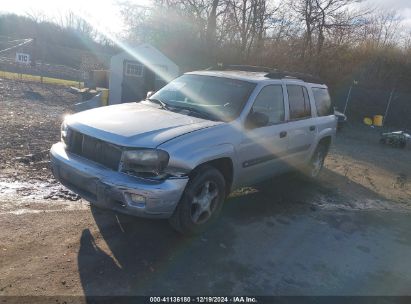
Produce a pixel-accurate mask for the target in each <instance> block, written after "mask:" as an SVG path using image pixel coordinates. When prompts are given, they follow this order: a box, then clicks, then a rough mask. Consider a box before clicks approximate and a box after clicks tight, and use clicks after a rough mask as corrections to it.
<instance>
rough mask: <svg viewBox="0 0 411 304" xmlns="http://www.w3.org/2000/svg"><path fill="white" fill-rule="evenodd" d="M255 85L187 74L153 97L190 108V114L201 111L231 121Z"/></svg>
mask: <svg viewBox="0 0 411 304" xmlns="http://www.w3.org/2000/svg"><path fill="white" fill-rule="evenodd" d="M254 88H255V84H254V83H250V82H247V81H241V80H236V79H229V78H222V77H213V76H203V75H191V74H188V75H183V76H181V77H179V78H177V79H175V80H173V81H172V82H170V83H169V84H168V85H166V86H165V87H164V88H162V89H161V90H159V91H158V92H157V93H155V94H154V95H153V96H151V97H150V99H153V100H154V99H157V100H160V101H161V102H163V103H165V104H166V105H167V106H171V107H174V108H176V109H179V108H180V109H185V110H188V114H190V115H196V113H197V114H198V113H201V114H204V115H207V116H209V117H210V118H214V119H218V120H223V121H231V120H233V119H235V118H236V117H238V115H239V114H240V112H241V110H242V108H243V106H244V104H245V103H246V101H247V100H248V97H249V96H250V94H251V92H252V91H253V89H254Z"/></svg>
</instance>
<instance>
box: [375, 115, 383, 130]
mask: <svg viewBox="0 0 411 304" xmlns="http://www.w3.org/2000/svg"><path fill="white" fill-rule="evenodd" d="M382 120H383V116H382V115H374V121H373V122H374V126H376V127H382Z"/></svg>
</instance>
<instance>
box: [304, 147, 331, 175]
mask: <svg viewBox="0 0 411 304" xmlns="http://www.w3.org/2000/svg"><path fill="white" fill-rule="evenodd" d="M327 152H328V149H327V146H326V145H325V144H324V143H322V144H321V143H320V144H319V145H318V147H317V148H316V149H315V151H314V153H313V155H312V156H311V159H310V161H309V163H308V165H307V169H306V175H307V176H308V177H309V178H310V179H317V178H318V176H319V175H320V173H321V170H322V168H323V166H324V160H325V157H326V156H327Z"/></svg>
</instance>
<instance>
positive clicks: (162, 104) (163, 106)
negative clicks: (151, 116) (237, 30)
mask: <svg viewBox="0 0 411 304" xmlns="http://www.w3.org/2000/svg"><path fill="white" fill-rule="evenodd" d="M147 100H149V101H151V102H154V103H157V104H159V105H160V106H161V108H162V109H164V110H169V108H168V105H167V104H166V103H165V102H164V101H161V100H160V99H158V98H147Z"/></svg>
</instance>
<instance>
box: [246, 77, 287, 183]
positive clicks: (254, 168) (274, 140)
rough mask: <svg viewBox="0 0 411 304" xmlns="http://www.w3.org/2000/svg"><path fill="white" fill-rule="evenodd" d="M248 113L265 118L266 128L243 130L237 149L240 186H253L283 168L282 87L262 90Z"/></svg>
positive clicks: (285, 147) (270, 87)
mask: <svg viewBox="0 0 411 304" xmlns="http://www.w3.org/2000/svg"><path fill="white" fill-rule="evenodd" d="M251 111H252V112H259V113H263V114H265V115H267V116H268V124H267V125H266V126H264V127H259V128H254V129H247V128H245V129H244V137H243V141H242V143H241V145H240V148H239V160H240V165H241V171H242V172H241V175H240V184H242V185H250V184H254V183H257V182H259V181H262V180H264V179H266V178H268V177H270V176H273V175H275V174H278V173H280V172H282V171H283V170H284V169H285V168H286V167H285V165H284V163H283V157H284V156H285V155H286V153H287V146H288V136H287V132H285V128H284V121H285V107H284V94H283V88H282V86H281V85H280V84H278V85H267V86H265V87H263V88H262V89H261V91H260V93H259V94H258V95H257V97H256V99H255V101H254V104H253V107H252V109H251Z"/></svg>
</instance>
